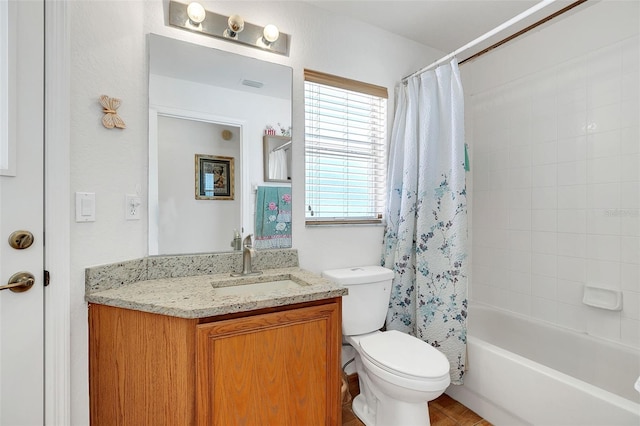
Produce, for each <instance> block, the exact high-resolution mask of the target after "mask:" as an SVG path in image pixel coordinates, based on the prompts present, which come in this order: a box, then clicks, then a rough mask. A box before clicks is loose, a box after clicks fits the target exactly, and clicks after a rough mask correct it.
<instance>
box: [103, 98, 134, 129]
mask: <svg viewBox="0 0 640 426" xmlns="http://www.w3.org/2000/svg"><path fill="white" fill-rule="evenodd" d="M100 105H102V112H104V117H102V125H103V126H104V127H106V128H107V129H113V128H114V127H117V128H118V129H126V128H127V125H126V124H124V121H123V120H122V118H120V116H119V115H118V108H119V107H120V99H116V98H110V97H108V96H107V95H102V96H100Z"/></svg>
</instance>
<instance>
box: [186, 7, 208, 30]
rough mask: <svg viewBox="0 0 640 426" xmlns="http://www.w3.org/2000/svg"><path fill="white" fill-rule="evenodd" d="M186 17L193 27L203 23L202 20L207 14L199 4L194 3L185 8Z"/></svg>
mask: <svg viewBox="0 0 640 426" xmlns="http://www.w3.org/2000/svg"><path fill="white" fill-rule="evenodd" d="M187 16H188V17H189V20H190V21H191V22H192V23H193V24H194V25H198V24H200V23H201V22H202V21H204V18H205V17H206V16H207V12H206V11H205V10H204V7H203V6H202V5H201V4H200V3H198V2H195V1H194V2H192V3H189V6H187Z"/></svg>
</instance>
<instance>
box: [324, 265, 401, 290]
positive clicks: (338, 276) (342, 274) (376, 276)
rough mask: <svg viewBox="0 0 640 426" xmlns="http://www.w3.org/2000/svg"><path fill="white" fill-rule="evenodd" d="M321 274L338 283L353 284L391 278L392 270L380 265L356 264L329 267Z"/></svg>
mask: <svg viewBox="0 0 640 426" xmlns="http://www.w3.org/2000/svg"><path fill="white" fill-rule="evenodd" d="M322 276H323V277H325V278H328V279H330V280H332V281H334V282H337V283H338V284H343V285H350V284H351V285H353V284H366V283H371V282H377V281H384V280H390V279H392V278H393V271H392V270H391V269H387V268H384V267H382V266H358V267H353V268H343V269H330V270H328V271H324V272H323V273H322Z"/></svg>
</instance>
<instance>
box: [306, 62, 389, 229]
mask: <svg viewBox="0 0 640 426" xmlns="http://www.w3.org/2000/svg"><path fill="white" fill-rule="evenodd" d="M304 78H305V83H304V98H305V107H304V109H305V166H306V169H305V177H306V183H305V193H306V200H305V201H306V222H307V224H310V225H318V224H337V223H345V224H351V223H354V224H355V223H380V222H382V213H383V211H384V197H385V182H386V153H387V148H386V133H387V131H386V119H387V97H388V95H387V89H386V88H384V87H379V86H374V85H370V84H367V83H361V82H358V81H354V80H348V79H344V78H341V77H336V76H332V75H329V74H323V73H319V72H316V71H309V70H305V71H304Z"/></svg>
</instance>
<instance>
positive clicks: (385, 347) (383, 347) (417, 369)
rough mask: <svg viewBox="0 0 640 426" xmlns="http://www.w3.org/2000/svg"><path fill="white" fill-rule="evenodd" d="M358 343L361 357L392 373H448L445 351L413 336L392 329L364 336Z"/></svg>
mask: <svg viewBox="0 0 640 426" xmlns="http://www.w3.org/2000/svg"><path fill="white" fill-rule="evenodd" d="M358 343H359V346H360V349H361V351H360V353H361V355H362V356H363V357H365V358H367V360H368V361H369V362H371V363H372V364H374V365H376V366H377V367H379V368H381V369H383V370H385V371H387V372H389V373H391V374H394V375H397V376H400V377H404V378H407V379H411V380H419V381H432V380H433V381H441V380H443V379H444V378H448V377H449V361H448V360H447V358H446V357H445V356H444V354H443V353H442V352H440V351H438V350H437V349H436V348H434V347H433V346H431V345H430V344H428V343H426V342H423V341H422V340H420V339H418V338H416V337H414V336H410V335H408V334H405V333H402V332H400V331H397V330H391V331H385V332H378V333H374V334H371V335H369V336H365V337H363V338H362V339H360V340H359V342H358Z"/></svg>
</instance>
